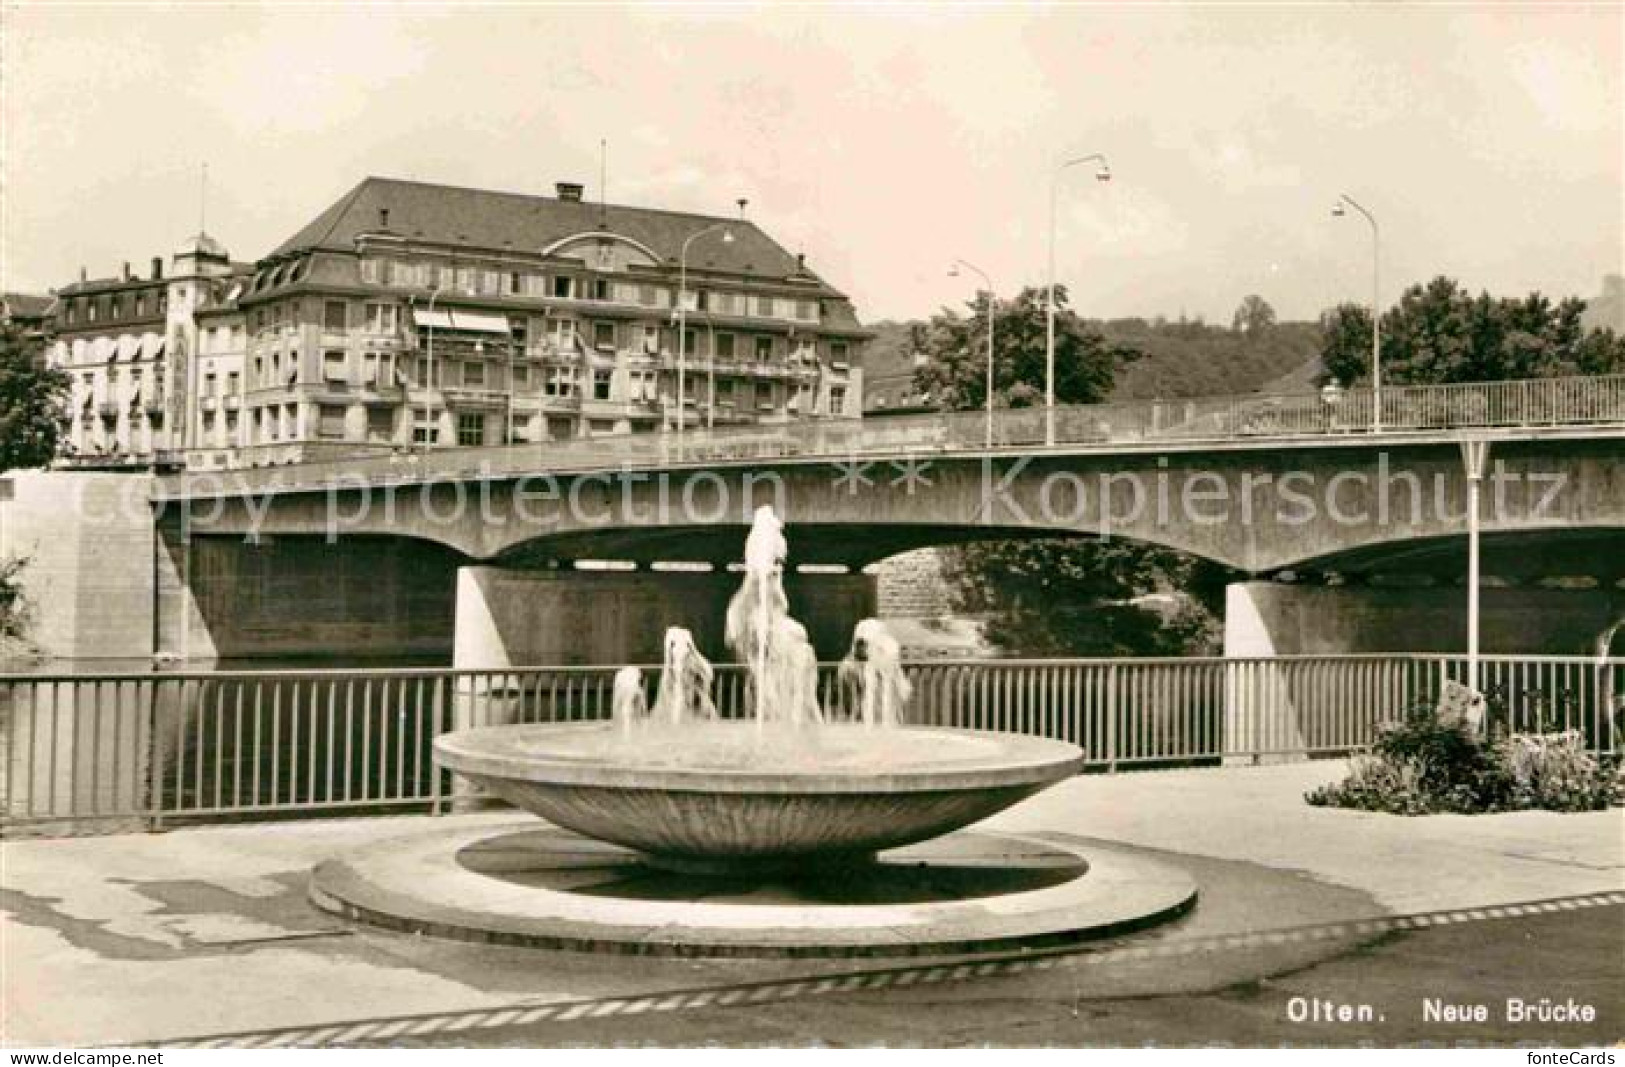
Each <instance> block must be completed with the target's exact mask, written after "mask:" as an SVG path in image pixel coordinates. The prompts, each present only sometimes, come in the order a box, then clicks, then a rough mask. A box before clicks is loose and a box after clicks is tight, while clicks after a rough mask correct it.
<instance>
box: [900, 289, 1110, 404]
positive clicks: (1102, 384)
mask: <svg viewBox="0 0 1625 1067" xmlns="http://www.w3.org/2000/svg"><path fill="white" fill-rule="evenodd" d="M1045 301H1046V290H1044V289H1036V288H1029V289H1023V290H1022V291H1021V292H1020V293H1019V294H1018V295H1017V296H1016V297H1015V299H1013V300H1008V301H1001V300H998V299H997V298H995V299H994V301H993V368H994V369H993V391H994V398H993V399H994V403H995V404H996V405H998V406H1001V407H1033V406H1036V405H1038V404H1041V403H1043V399H1044V375H1045V356H1044V351H1045V349H1044V345H1045V329H1046V327H1045V320H1046V315H1045ZM968 307H969V308H970V312H971V314H970V317H968V318H962V317H960V316H959V315H956V314H955V313H953V312H952V311H949V310H947V309H944V310H943V311H941V312H939V313H938V314H936V315H934V316H932V318H931V321H930V323H928V324H927V325H926V327H925V329H924V331H923V336H922V337H921V338H920V339H919V350H920V351H922V352H924V353H925V354H926V356H927V359H926V361H925V362H924V363H922V364H921V365H920V366H919V367H918V368H917V369H916V370H915V372H914V381H915V385H916V386H917V387H918V388H919V389H920V390H921V391H922V392H924V393H926V394H928V395H929V396H930V397H931V399H932V401H933V402H935V403H937V404H939V405H941V406H942V407H946V408H952V409H956V410H973V409H979V408H981V407H982V406H983V405H984V404H985V403H986V398H987V384H986V382H987V301H986V299H985V297H982V298H978V299H977V300H975V301H973V302H971V303H970V304H969V305H968ZM1055 307H1056V315H1055V400H1056V403H1059V404H1092V403H1097V402H1099V401H1101V400H1104V399H1106V397H1107V396H1108V395H1109V394H1110V393H1111V388H1112V382H1113V380H1114V379H1115V377H1116V374H1117V369H1118V368H1119V367H1120V366H1122V365H1123V364H1125V363H1127V362H1129V361H1131V360H1133V359H1136V358H1138V355H1139V353H1138V352H1137V351H1136V350H1134V349H1132V348H1128V347H1125V346H1121V345H1115V344H1112V343H1111V342H1109V341H1107V340H1106V339H1105V338H1104V337H1103V336H1102V335H1101V334H1100V333H1099V332H1097V331H1095V330H1092V329H1090V328H1089V327H1087V326H1086V325H1085V324H1084V322H1083V320H1082V319H1080V318H1078V316H1077V315H1076V314H1074V313H1073V312H1072V310H1071V309H1070V308H1068V307H1067V294H1066V289H1065V288H1064V287H1062V286H1057V287H1056V289H1055Z"/></svg>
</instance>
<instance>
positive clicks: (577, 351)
mask: <svg viewBox="0 0 1625 1067" xmlns="http://www.w3.org/2000/svg"><path fill="white" fill-rule="evenodd" d="M556 192H557V195H556V196H553V197H542V196H528V195H520V194H514V193H500V192H491V191H488V190H480V189H465V188H454V187H450V186H443V185H429V184H424V183H419V182H409V181H398V180H393V179H386V178H368V179H366V180H364V181H363V182H361V183H360V184H359V185H357V186H356V187H355V188H353V189H351V190H350V191H349V192H348V193H346V194H345V195H344V196H343V197H342V198H341V199H340V200H339V201H338V202H337V203H335V204H334V205H333V206H331V207H330V208H328V209H327V210H326V211H323V212H322V213H321V214H320V215H318V216H316V217H315V218H314V219H312V220H311V221H310V222H309V223H308V224H306V225H305V226H304V227H303V228H301V229H300V230H299V231H298V232H297V233H295V234H294V235H293V236H291V237H289V238H288V239H287V240H286V241H284V242H283V243H282V244H281V245H280V246H279V247H278V248H276V249H275V250H274V251H273V252H271V253H270V254H269V255H267V256H265V257H264V258H262V259H260V260H259V261H258V262H257V263H255V264H253V265H252V266H248V265H244V264H235V263H233V262H232V261H231V260H230V258H229V257H228V256H227V254H226V252H225V249H223V248H221V247H220V245H219V244H218V243H217V242H216V241H214V240H213V239H212V238H210V237H208V236H207V235H203V234H200V235H198V236H197V237H196V238H193V239H192V240H191V241H189V242H187V243H186V245H185V246H184V247H183V248H181V249H180V250H179V251H178V252H177V253H176V254H175V256H174V261H173V262H174V267H173V270H172V271H171V272H170V274H169V276H167V277H166V276H165V273H164V269H163V261H162V260H161V259H154V260H153V264H152V271H151V273H150V275H149V276H148V277H146V278H140V277H136V276H135V275H133V274H132V273H131V272H130V270H129V268H128V266H126V267H125V269H124V271H123V273H122V275H121V276H120V277H116V278H110V279H104V280H99V281H88V280H84V279H81V281H79V282H78V283H76V284H74V285H70V286H68V287H66V288H64V289H63V290H61V292H60V293H58V294H57V305H56V315H55V320H54V328H55V331H56V340H55V342H54V344H53V345H52V347H51V349H50V358H51V361H52V363H53V364H55V365H57V366H60V367H62V368H63V369H65V370H67V371H69V372H70V373H71V374H72V375H73V378H74V393H73V423H72V433H71V442H72V450H73V456H74V457H75V461H76V462H78V463H80V464H85V465H96V466H116V465H122V464H154V465H162V464H165V463H170V462H178V461H180V460H181V459H184V461H185V462H186V463H187V464H188V465H191V466H194V467H204V468H215V467H230V466H243V465H261V464H268V463H286V462H297V461H300V460H306V459H313V458H326V457H331V456H334V455H343V454H354V453H358V452H367V451H375V450H386V451H387V450H394V449H403V448H435V447H453V446H472V445H488V444H498V443H503V442H516V443H517V442H544V441H556V440H564V439H569V438H577V437H590V436H598V435H607V434H620V433H628V432H633V431H658V430H662V429H664V430H672V429H675V428H676V427H677V426H678V424H679V422H681V423H682V425H684V426H685V427H688V428H689V429H691V430H693V429H700V428H706V427H719V428H720V427H726V426H735V425H741V424H758V423H768V424H771V423H783V422H788V421H790V420H794V419H806V418H856V417H858V416H860V415H861V413H862V397H863V380H862V379H863V372H862V370H861V369H860V365H859V359H860V356H861V349H862V346H863V345H864V343H865V341H866V340H867V339H868V337H869V336H870V334H869V331H867V330H865V329H864V328H863V327H862V326H861V325H860V324H859V323H858V320H857V318H856V316H855V314H854V313H853V309H852V304H851V302H850V301H849V300H848V299H847V298H846V296H845V295H843V294H842V293H840V292H839V291H837V290H836V289H834V288H833V287H832V286H830V285H829V284H828V283H826V282H825V281H823V280H822V279H821V278H819V277H818V276H817V275H816V274H814V273H813V272H812V271H811V270H809V269H808V267H807V265H806V263H805V262H804V260H803V258H802V257H801V256H799V255H794V254H792V253H790V252H789V251H787V250H786V249H785V248H783V247H782V246H781V245H779V244H778V243H777V242H775V241H774V240H772V239H771V238H770V237H768V236H767V235H766V234H765V233H763V232H762V231H761V230H760V229H759V228H758V227H757V226H756V225H755V224H754V223H752V222H750V221H748V220H745V219H743V218H721V217H712V216H704V215H691V214H682V213H677V212H670V211H661V210H655V209H650V208H634V207H624V206H620V205H614V204H608V205H605V204H597V203H591V202H589V201H588V200H587V199H586V198H585V197H584V196H583V190H582V187H581V186H579V185H573V184H569V183H561V184H559V185H558V186H557V189H556ZM685 274H686V292H687V294H688V296H687V298H686V300H683V301H679V298H678V291H679V289H680V288H681V287H682V285H683V282H684V275H685ZM679 367H681V368H682V372H683V373H682V376H683V386H682V393H683V396H682V397H681V399H679V393H678V377H679Z"/></svg>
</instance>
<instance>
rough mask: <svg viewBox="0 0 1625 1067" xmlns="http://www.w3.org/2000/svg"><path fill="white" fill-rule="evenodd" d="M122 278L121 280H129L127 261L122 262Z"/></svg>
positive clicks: (128, 263)
mask: <svg viewBox="0 0 1625 1067" xmlns="http://www.w3.org/2000/svg"><path fill="white" fill-rule="evenodd" d="M122 277H123V279H124V280H125V281H129V280H130V261H129V260H125V261H124V271H123V275H122Z"/></svg>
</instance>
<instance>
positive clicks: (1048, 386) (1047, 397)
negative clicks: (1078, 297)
mask: <svg viewBox="0 0 1625 1067" xmlns="http://www.w3.org/2000/svg"><path fill="white" fill-rule="evenodd" d="M1083 163H1095V164H1098V166H1097V167H1096V169H1095V179H1096V180H1097V181H1103V182H1109V181H1111V180H1112V171H1111V167H1110V166H1109V165H1108V164H1107V163H1106V157H1105V156H1103V155H1101V154H1100V153H1099V152H1096V153H1093V154H1091V155H1087V156H1079V157H1078V158H1077V159H1069V160H1067V161H1066V162H1064V163H1062V164H1060V165H1059V166H1057V167H1056V168H1055V169H1054V170H1053V171H1051V172H1050V180H1049V300H1048V301H1046V303H1047V304H1048V308H1047V310H1046V313H1045V316H1044V443H1045V444H1047V445H1053V444H1054V443H1055V199H1056V196H1057V193H1058V191H1059V189H1060V185H1061V172H1062V171H1064V170H1067V169H1068V168H1070V167H1076V166H1078V165H1080V164H1083Z"/></svg>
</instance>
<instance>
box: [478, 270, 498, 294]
mask: <svg viewBox="0 0 1625 1067" xmlns="http://www.w3.org/2000/svg"><path fill="white" fill-rule="evenodd" d="M480 275H481V277H480V282H481V285H480V292H482V293H489V294H491V295H492V296H495V295H496V294H497V293H500V292H502V273H501V272H500V271H494V270H487V271H481V272H480Z"/></svg>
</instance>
